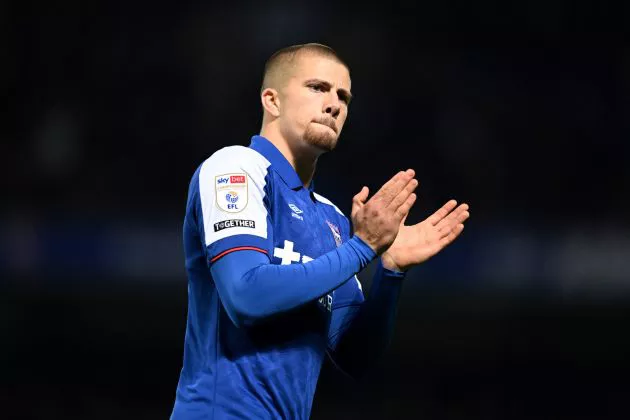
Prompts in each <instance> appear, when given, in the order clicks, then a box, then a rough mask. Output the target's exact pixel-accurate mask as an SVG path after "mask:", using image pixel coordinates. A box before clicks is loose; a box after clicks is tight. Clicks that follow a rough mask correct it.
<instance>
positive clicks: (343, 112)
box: [280, 53, 351, 152]
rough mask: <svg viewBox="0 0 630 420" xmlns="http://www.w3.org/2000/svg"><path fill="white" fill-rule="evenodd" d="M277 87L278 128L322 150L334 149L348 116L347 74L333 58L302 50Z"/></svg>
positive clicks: (348, 89)
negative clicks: (290, 70)
mask: <svg viewBox="0 0 630 420" xmlns="http://www.w3.org/2000/svg"><path fill="white" fill-rule="evenodd" d="M296 60H297V62H296V64H295V67H294V68H293V69H292V72H291V77H290V78H289V80H288V82H287V84H286V85H285V86H284V88H282V89H281V92H280V99H281V104H282V105H281V109H282V110H281V114H280V130H281V131H282V134H283V136H284V138H286V139H302V140H303V142H304V143H306V144H308V145H310V146H312V147H314V148H316V149H318V150H319V151H322V152H328V151H331V150H333V149H334V148H335V146H336V145H337V139H338V138H339V135H340V134H341V129H342V128H343V124H344V122H345V121H346V117H347V116H348V103H349V101H350V96H351V95H350V73H349V72H348V69H347V68H346V67H345V66H344V65H343V64H340V63H338V62H336V61H334V60H333V59H330V58H327V57H322V56H318V55H315V54H309V53H303V54H301V55H299V56H298V57H296Z"/></svg>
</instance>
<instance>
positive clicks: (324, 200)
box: [313, 191, 346, 217]
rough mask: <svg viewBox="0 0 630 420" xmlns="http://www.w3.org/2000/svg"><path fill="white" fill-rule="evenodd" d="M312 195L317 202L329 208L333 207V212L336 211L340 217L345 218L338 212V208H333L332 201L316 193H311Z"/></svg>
mask: <svg viewBox="0 0 630 420" xmlns="http://www.w3.org/2000/svg"><path fill="white" fill-rule="evenodd" d="M313 195H314V196H315V198H316V199H317V201H319V202H321V203H324V204H328V205H329V206H333V207H334V208H335V210H337V213H339V214H340V215H342V216H344V217H345V216H346V215H345V214H343V212H342V211H341V210H339V207H337V206H335V205H334V204H333V202H332V201H330V200H329V199H327V198H326V197H324V196H322V195H319V194H317V193H316V192H314V191H313Z"/></svg>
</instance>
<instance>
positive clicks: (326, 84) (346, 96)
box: [304, 79, 352, 103]
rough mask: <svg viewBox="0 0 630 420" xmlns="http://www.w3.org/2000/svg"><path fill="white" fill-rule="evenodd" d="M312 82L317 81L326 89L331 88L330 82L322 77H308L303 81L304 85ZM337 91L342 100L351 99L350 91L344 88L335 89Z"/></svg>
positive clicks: (347, 100) (348, 100) (348, 101)
mask: <svg viewBox="0 0 630 420" xmlns="http://www.w3.org/2000/svg"><path fill="white" fill-rule="evenodd" d="M313 83H318V84H321V85H323V86H324V87H325V88H326V89H331V88H332V84H331V83H329V82H327V81H325V80H322V79H308V80H307V81H305V82H304V85H310V84H313ZM337 93H340V94H341V95H339V97H340V98H342V99H343V100H345V101H346V102H347V103H350V101H351V100H352V93H350V91H348V90H346V89H342V88H340V89H337Z"/></svg>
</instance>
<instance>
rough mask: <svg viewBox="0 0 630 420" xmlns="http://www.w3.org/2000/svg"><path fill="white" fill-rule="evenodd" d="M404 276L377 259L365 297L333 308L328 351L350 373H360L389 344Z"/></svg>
mask: <svg viewBox="0 0 630 420" xmlns="http://www.w3.org/2000/svg"><path fill="white" fill-rule="evenodd" d="M404 276H405V273H402V272H396V271H392V270H388V269H386V268H384V267H383V264H382V261H380V260H379V262H378V266H377V268H376V272H375V273H374V279H373V281H372V287H371V288H370V292H369V294H368V297H367V299H366V300H365V301H363V302H360V300H359V301H358V300H355V301H354V303H351V304H349V305H347V306H343V307H340V308H336V309H334V310H333V314H332V321H331V326H330V334H329V338H328V354H329V356H330V358H331V359H332V361H333V362H334V363H335V364H336V365H337V367H338V368H340V369H341V370H343V371H344V372H346V373H347V374H349V375H350V376H352V377H354V378H358V377H360V376H362V374H364V373H365V372H366V371H367V370H368V369H369V368H370V367H372V366H374V364H375V363H376V362H377V361H378V360H379V359H380V358H381V357H382V355H383V354H384V352H385V350H386V349H387V347H388V346H389V343H390V342H391V339H392V336H393V331H394V324H395V319H396V312H397V308H398V298H399V296H400V291H401V289H402V282H403V278H404ZM359 293H360V292H359Z"/></svg>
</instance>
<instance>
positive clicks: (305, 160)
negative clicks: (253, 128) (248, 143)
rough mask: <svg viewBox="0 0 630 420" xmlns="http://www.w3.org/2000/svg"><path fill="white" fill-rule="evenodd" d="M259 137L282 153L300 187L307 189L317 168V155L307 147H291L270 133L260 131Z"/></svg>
mask: <svg viewBox="0 0 630 420" xmlns="http://www.w3.org/2000/svg"><path fill="white" fill-rule="evenodd" d="M260 135H261V136H263V137H264V138H266V139H267V140H269V141H270V142H271V143H272V144H273V145H274V146H276V148H277V149H278V150H279V151H280V153H282V155H283V156H284V157H285V158H286V160H287V161H288V162H289V163H290V164H291V166H292V167H293V169H295V172H296V173H297V174H298V177H300V180H301V181H302V185H304V187H305V188H308V186H309V185H310V183H311V181H312V180H313V176H314V175H315V168H316V166H317V159H318V158H319V155H317V154H314V153H312V152H311V151H309V150H308V147H305V148H299V149H298V148H296V147H291V146H290V143H289V142H288V141H287V140H285V139H284V138H283V137H281V136H279V135H273V134H272V133H266V132H265V130H262V131H261V133H260ZM295 143H298V142H295ZM296 149H297V150H296Z"/></svg>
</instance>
